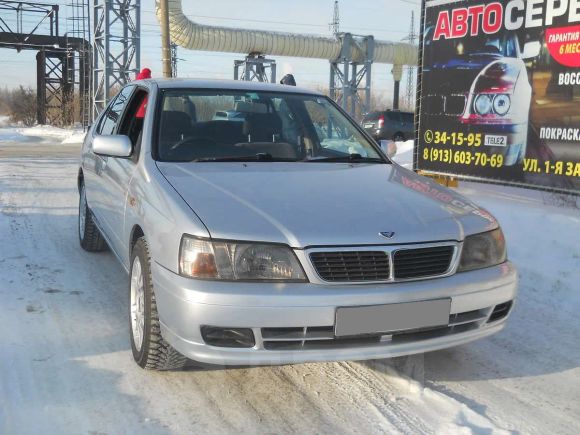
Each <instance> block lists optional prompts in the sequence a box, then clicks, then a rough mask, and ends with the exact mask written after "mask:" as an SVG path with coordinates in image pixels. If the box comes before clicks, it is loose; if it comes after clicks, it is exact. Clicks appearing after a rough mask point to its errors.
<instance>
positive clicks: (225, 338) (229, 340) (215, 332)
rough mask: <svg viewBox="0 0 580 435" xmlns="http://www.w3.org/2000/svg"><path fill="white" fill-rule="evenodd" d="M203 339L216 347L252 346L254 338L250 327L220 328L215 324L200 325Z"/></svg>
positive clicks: (254, 342) (254, 341)
mask: <svg viewBox="0 0 580 435" xmlns="http://www.w3.org/2000/svg"><path fill="white" fill-rule="evenodd" d="M201 336H202V338H203V341H204V342H205V343H206V344H209V345H210V346H216V347H240V348H248V347H254V345H255V344H256V340H255V339H254V332H253V331H252V330H251V329H250V328H221V327H217V326H202V327H201Z"/></svg>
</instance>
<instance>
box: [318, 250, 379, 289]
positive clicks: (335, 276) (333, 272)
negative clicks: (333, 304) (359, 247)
mask: <svg viewBox="0 0 580 435" xmlns="http://www.w3.org/2000/svg"><path fill="white" fill-rule="evenodd" d="M310 260H311V261H312V264H313V265H314V267H315V268H316V271H317V272H318V274H319V275H320V277H321V278H322V279H323V280H325V281H345V282H349V281H350V282H352V281H386V280H388V279H389V277H390V266H389V256H388V255H387V253H386V252H382V251H342V252H313V253H311V254H310Z"/></svg>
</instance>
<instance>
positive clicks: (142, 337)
mask: <svg viewBox="0 0 580 435" xmlns="http://www.w3.org/2000/svg"><path fill="white" fill-rule="evenodd" d="M150 265H151V258H150V255H149V248H148V246H147V242H146V241H145V239H144V238H143V237H142V238H140V239H139V240H137V242H136V243H135V245H134V247H133V252H132V255H131V280H130V285H129V299H130V300H129V311H130V313H129V314H130V323H131V325H130V334H131V349H132V351H133V358H134V359H135V362H136V363H137V364H138V365H139V366H140V367H142V368H144V369H148V370H179V369H182V368H184V367H185V365H186V364H187V361H188V360H187V358H186V357H185V356H183V355H181V354H180V353H179V352H177V351H176V350H175V349H174V348H173V347H172V346H171V345H170V344H169V343H167V342H166V341H165V340H164V339H163V337H162V336H161V327H160V325H159V314H158V313H157V302H156V300H155V293H154V291H153V282H152V279H151V267H150Z"/></svg>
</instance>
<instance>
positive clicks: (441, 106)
mask: <svg viewBox="0 0 580 435" xmlns="http://www.w3.org/2000/svg"><path fill="white" fill-rule="evenodd" d="M466 102H467V98H466V97H465V95H427V96H426V97H425V99H424V100H423V103H422V106H421V107H422V110H423V112H424V113H426V114H427V115H447V116H458V115H462V114H463V112H464V111H465V104H466Z"/></svg>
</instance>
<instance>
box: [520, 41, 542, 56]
mask: <svg viewBox="0 0 580 435" xmlns="http://www.w3.org/2000/svg"><path fill="white" fill-rule="evenodd" d="M541 49H542V44H541V43H540V41H530V42H526V43H525V44H524V50H523V51H522V59H524V60H528V59H533V58H534V57H538V56H539V55H540V50H541Z"/></svg>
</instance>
